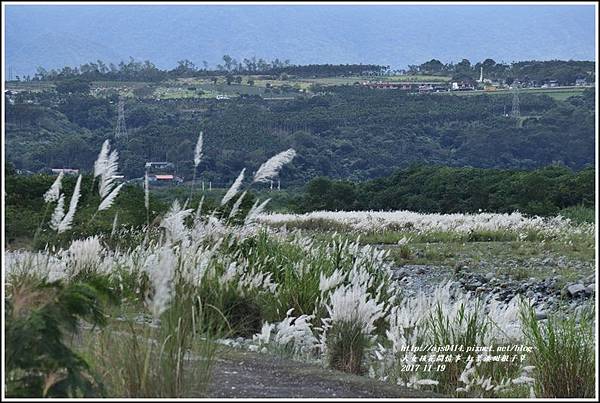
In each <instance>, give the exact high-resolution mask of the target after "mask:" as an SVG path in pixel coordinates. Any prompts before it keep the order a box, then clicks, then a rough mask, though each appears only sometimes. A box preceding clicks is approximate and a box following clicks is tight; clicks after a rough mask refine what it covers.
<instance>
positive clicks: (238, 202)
mask: <svg viewBox="0 0 600 403" xmlns="http://www.w3.org/2000/svg"><path fill="white" fill-rule="evenodd" d="M246 192H247V191H246V190H244V193H242V194H241V195H240V197H238V199H237V200H236V201H235V203H234V204H233V207H231V212H230V213H229V217H228V218H231V217H234V216H235V215H236V214H237V212H238V211H239V210H240V206H241V205H242V199H243V198H244V196H246Z"/></svg>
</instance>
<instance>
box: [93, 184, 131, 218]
mask: <svg viewBox="0 0 600 403" xmlns="http://www.w3.org/2000/svg"><path fill="white" fill-rule="evenodd" d="M123 185H125V184H124V183H121V184H120V185H119V186H117V187H116V188H114V190H113V191H112V192H110V194H109V195H108V196H106V197H105V198H104V200H102V203H100V205H99V206H98V211H102V210H106V209H109V208H110V206H112V204H113V203H114V201H115V198H116V197H117V195H118V194H119V190H121V188H122V187H123Z"/></svg>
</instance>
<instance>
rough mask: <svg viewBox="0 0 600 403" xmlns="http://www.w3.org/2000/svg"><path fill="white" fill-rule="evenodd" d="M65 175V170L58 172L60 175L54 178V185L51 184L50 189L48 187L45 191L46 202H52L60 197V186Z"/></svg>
mask: <svg viewBox="0 0 600 403" xmlns="http://www.w3.org/2000/svg"><path fill="white" fill-rule="evenodd" d="M64 175H65V174H64V172H63V171H60V173H59V174H58V177H57V178H56V179H55V180H54V183H53V184H52V186H50V189H48V190H47V191H46V193H44V201H45V202H46V203H50V202H53V201H56V200H58V198H59V196H60V187H61V183H62V178H63V176H64Z"/></svg>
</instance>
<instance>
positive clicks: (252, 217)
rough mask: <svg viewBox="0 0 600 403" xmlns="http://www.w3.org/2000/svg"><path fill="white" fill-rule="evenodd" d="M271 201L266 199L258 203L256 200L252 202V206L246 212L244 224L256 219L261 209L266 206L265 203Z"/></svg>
mask: <svg viewBox="0 0 600 403" xmlns="http://www.w3.org/2000/svg"><path fill="white" fill-rule="evenodd" d="M270 201H271V199H267V200H265V201H264V202H262V203H261V204H260V205H258V200H257V201H256V202H255V203H254V205H253V206H252V208H251V209H250V211H249V212H248V214H247V215H246V219H245V220H244V225H248V224H250V223H252V222H254V221H255V220H256V217H258V216H259V215H260V214H261V213H262V212H263V210H264V209H265V207H267V204H268V203H269V202H270Z"/></svg>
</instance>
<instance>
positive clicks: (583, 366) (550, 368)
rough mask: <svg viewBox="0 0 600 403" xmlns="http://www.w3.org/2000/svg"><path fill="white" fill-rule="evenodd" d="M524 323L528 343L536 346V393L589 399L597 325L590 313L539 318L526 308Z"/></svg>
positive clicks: (550, 396) (593, 390) (593, 386)
mask: <svg viewBox="0 0 600 403" xmlns="http://www.w3.org/2000/svg"><path fill="white" fill-rule="evenodd" d="M521 320H522V322H523V325H524V334H525V337H526V339H527V341H528V342H529V343H530V344H531V345H532V346H533V347H534V350H533V353H532V354H531V357H530V359H531V361H532V364H533V365H534V366H535V370H534V378H535V379H536V383H535V391H536V396H537V397H544V398H590V397H593V396H594V393H595V389H594V388H595V385H596V379H595V373H594V368H595V362H594V357H595V353H594V324H593V316H592V314H591V313H590V312H584V313H583V314H581V315H576V316H571V317H558V316H553V317H550V318H549V319H548V320H547V322H546V323H543V324H542V323H540V322H539V321H538V320H537V319H536V314H535V311H534V309H532V308H527V307H523V308H522V310H521Z"/></svg>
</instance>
